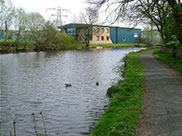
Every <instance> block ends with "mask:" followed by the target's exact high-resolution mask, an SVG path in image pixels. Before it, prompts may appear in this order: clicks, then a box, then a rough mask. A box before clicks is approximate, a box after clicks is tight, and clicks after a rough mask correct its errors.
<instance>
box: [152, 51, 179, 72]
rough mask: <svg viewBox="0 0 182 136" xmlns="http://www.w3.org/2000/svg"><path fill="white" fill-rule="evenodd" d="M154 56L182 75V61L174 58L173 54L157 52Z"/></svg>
mask: <svg viewBox="0 0 182 136" xmlns="http://www.w3.org/2000/svg"><path fill="white" fill-rule="evenodd" d="M154 55H155V57H157V58H158V59H160V60H162V61H164V62H165V63H167V64H169V65H170V66H171V67H173V68H175V69H176V70H177V71H179V72H180V73H181V74H182V59H180V58H177V57H174V56H173V55H172V54H166V53H163V52H161V51H157V52H155V53H154Z"/></svg>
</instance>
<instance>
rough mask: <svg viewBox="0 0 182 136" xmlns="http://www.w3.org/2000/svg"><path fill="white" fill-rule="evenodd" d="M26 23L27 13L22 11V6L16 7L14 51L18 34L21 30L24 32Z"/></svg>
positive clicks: (18, 37)
mask: <svg viewBox="0 0 182 136" xmlns="http://www.w3.org/2000/svg"><path fill="white" fill-rule="evenodd" d="M27 24H28V15H27V13H26V12H25V11H24V9H23V8H18V9H16V14H15V28H16V30H17V35H16V40H15V46H16V51H18V46H19V40H20V36H21V34H22V32H25V29H26V28H27ZM25 49H26V46H24V50H25Z"/></svg>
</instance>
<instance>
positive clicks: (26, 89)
mask: <svg viewBox="0 0 182 136" xmlns="http://www.w3.org/2000/svg"><path fill="white" fill-rule="evenodd" d="M138 50H140V49H139V48H120V49H102V50H100V49H99V50H98V49H94V50H90V51H83V50H82V51H59V52H39V53H37V52H30V53H17V54H5V55H0V122H1V132H2V134H3V136H8V135H9V129H10V128H11V129H13V123H12V122H13V121H12V116H11V111H14V112H15V119H16V131H17V136H35V132H34V127H33V120H32V115H31V114H32V112H34V113H35V117H36V124H37V128H38V133H44V127H43V123H42V120H41V116H40V114H39V113H40V111H43V114H44V119H45V122H46V128H47V131H48V132H49V134H50V135H56V133H57V132H59V133H61V136H85V135H88V134H89V132H90V130H91V128H92V127H93V126H94V125H95V124H96V123H97V121H98V119H99V118H100V117H101V114H102V113H103V112H104V107H105V106H107V104H108V101H109V100H108V98H107V97H106V91H107V88H108V87H110V86H111V85H113V84H115V83H117V81H118V80H119V79H121V73H117V72H116V71H117V70H116V67H117V66H119V65H121V64H122V62H121V60H122V58H123V57H124V56H126V54H128V53H129V52H131V51H138ZM96 82H98V83H99V85H98V86H97V85H96ZM65 83H70V84H71V85H72V86H71V87H67V88H66V87H65Z"/></svg>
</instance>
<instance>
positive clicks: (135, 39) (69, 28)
mask: <svg viewBox="0 0 182 136" xmlns="http://www.w3.org/2000/svg"><path fill="white" fill-rule="evenodd" d="M63 28H64V32H65V33H66V34H67V35H70V36H73V37H75V39H76V40H78V41H80V42H86V41H87V40H89V41H90V44H112V43H139V42H140V39H141V29H135V28H126V27H113V26H103V25H87V24H76V23H72V24H67V25H64V26H63Z"/></svg>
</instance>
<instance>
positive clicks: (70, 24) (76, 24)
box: [63, 23, 141, 30]
mask: <svg viewBox="0 0 182 136" xmlns="http://www.w3.org/2000/svg"><path fill="white" fill-rule="evenodd" d="M88 25H91V24H81V23H69V24H66V25H63V28H69V27H72V26H74V27H84V26H88ZM92 26H100V27H110V28H122V29H135V30H141V29H139V28H134V27H132V28H131V27H119V26H108V25H92Z"/></svg>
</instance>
